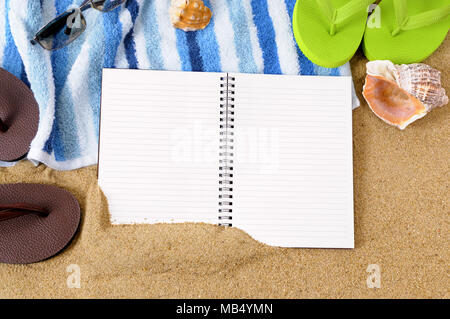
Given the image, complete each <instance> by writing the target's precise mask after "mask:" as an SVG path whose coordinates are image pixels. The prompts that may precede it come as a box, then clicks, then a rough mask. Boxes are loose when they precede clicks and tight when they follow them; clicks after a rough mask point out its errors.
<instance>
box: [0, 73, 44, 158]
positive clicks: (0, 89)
mask: <svg viewBox="0 0 450 319" xmlns="http://www.w3.org/2000/svg"><path fill="white" fill-rule="evenodd" d="M38 124H39V107H38V104H37V102H36V100H35V99H34V95H33V92H32V91H31V90H30V89H29V88H28V87H27V86H26V85H25V83H23V82H22V81H21V80H19V79H18V78H16V77H15V76H14V75H12V74H11V73H9V72H8V71H6V70H4V69H2V68H0V161H3V162H14V161H17V160H20V159H22V158H24V157H25V156H26V155H27V153H28V151H29V149H30V144H31V141H32V140H33V139H34V137H35V136H36V133H37V129H38Z"/></svg>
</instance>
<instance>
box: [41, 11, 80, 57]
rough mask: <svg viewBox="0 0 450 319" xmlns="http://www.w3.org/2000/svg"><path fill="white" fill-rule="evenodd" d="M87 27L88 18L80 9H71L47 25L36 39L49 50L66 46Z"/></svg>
mask: <svg viewBox="0 0 450 319" xmlns="http://www.w3.org/2000/svg"><path fill="white" fill-rule="evenodd" d="M85 29H86V20H85V19H84V17H83V15H82V14H81V11H80V10H79V9H71V10H68V11H66V12H64V13H63V14H61V15H60V16H58V17H57V18H56V19H54V20H53V21H52V22H50V23H49V24H48V25H47V26H45V27H44V28H43V29H42V30H41V31H39V33H38V34H36V40H37V41H38V42H39V43H40V44H41V45H42V46H43V47H44V48H46V49H47V50H56V49H60V48H62V47H65V46H66V45H68V44H69V43H71V42H72V41H73V40H75V39H76V38H78V37H79V36H80V35H81V34H82V33H83V31H84V30H85Z"/></svg>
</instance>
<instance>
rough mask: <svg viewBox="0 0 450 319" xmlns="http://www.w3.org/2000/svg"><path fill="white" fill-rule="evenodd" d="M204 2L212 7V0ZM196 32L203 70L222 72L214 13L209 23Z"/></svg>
mask: <svg viewBox="0 0 450 319" xmlns="http://www.w3.org/2000/svg"><path fill="white" fill-rule="evenodd" d="M204 3H205V5H206V6H207V7H208V8H211V2H210V0H204ZM196 33H197V35H196V37H197V44H198V46H199V48H200V54H201V57H202V60H203V70H204V71H205V72H220V71H221V70H222V66H221V63H220V54H219V45H218V44H217V38H216V33H215V32H214V14H213V17H212V19H211V22H210V23H209V25H208V26H207V27H206V28H205V29H203V30H199V31H197V32H196Z"/></svg>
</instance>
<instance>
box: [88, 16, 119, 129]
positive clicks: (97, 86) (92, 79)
mask: <svg viewBox="0 0 450 319" xmlns="http://www.w3.org/2000/svg"><path fill="white" fill-rule="evenodd" d="M106 16H107V14H104V15H102V16H101V17H99V19H101V20H100V22H99V23H97V24H96V25H95V27H97V28H100V27H101V25H104V23H105V22H104V19H106V18H107V17H106ZM105 40H106V33H104V32H98V33H97V34H95V36H94V35H92V36H90V37H89V38H88V39H87V41H89V44H90V50H89V57H90V59H89V66H88V67H89V69H88V70H89V71H88V74H89V101H90V107H91V109H92V116H93V118H92V120H93V125H94V127H95V135H96V137H97V138H98V137H99V131H98V129H99V126H100V95H99V94H98V92H101V90H102V83H101V74H102V66H103V64H104V60H105V57H104V53H105V51H106V41H105ZM116 42H117V46H118V45H119V43H118V41H116ZM114 49H115V50H114V51H116V50H117V47H115V48H114ZM100 52H101V53H103V58H102V54H99V53H100ZM113 61H114V60H113Z"/></svg>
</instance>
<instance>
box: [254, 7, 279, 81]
mask: <svg viewBox="0 0 450 319" xmlns="http://www.w3.org/2000/svg"><path fill="white" fill-rule="evenodd" d="M251 4H252V9H253V12H257V14H255V16H254V22H255V25H256V28H257V30H258V39H259V43H260V45H261V49H262V50H263V59H264V73H269V74H281V67H280V61H279V58H278V50H277V46H276V42H275V30H274V28H273V24H272V19H271V18H270V15H269V10H268V7H267V0H252V3H251Z"/></svg>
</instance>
